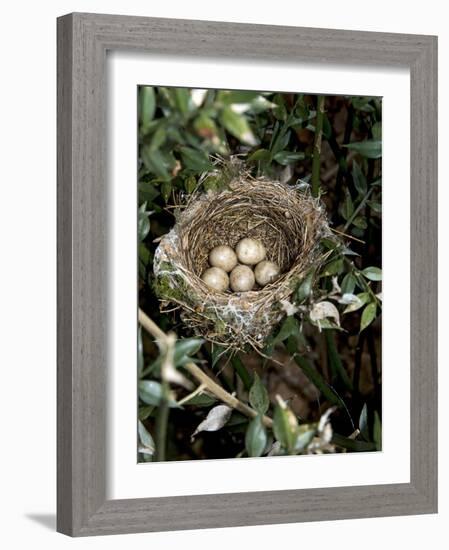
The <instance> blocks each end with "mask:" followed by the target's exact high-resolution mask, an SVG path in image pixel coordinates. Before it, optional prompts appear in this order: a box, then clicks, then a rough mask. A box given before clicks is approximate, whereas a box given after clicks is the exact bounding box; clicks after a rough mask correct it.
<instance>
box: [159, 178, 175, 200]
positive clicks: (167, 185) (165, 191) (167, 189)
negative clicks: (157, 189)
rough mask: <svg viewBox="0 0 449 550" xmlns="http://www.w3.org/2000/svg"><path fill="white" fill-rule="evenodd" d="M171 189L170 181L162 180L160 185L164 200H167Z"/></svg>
mask: <svg viewBox="0 0 449 550" xmlns="http://www.w3.org/2000/svg"><path fill="white" fill-rule="evenodd" d="M172 190H173V187H172V184H171V182H170V181H164V183H163V184H162V186H161V195H162V198H163V199H164V201H165V202H168V199H169V198H170V195H171V192H172Z"/></svg>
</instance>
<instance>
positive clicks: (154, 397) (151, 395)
mask: <svg viewBox="0 0 449 550" xmlns="http://www.w3.org/2000/svg"><path fill="white" fill-rule="evenodd" d="M162 395H163V390H162V385H161V384H160V383H159V382H155V381H154V380H141V381H140V382H139V397H140V399H141V400H142V401H143V402H144V403H146V404H147V405H153V406H155V407H157V406H158V405H159V404H160V402H161V399H162ZM168 405H169V407H174V408H179V405H178V404H177V403H176V401H174V400H173V399H169V401H168Z"/></svg>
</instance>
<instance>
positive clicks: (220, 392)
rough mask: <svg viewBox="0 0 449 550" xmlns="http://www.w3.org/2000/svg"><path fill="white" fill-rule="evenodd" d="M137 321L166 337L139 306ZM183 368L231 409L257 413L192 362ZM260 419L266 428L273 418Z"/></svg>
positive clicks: (161, 338) (246, 413)
mask: <svg viewBox="0 0 449 550" xmlns="http://www.w3.org/2000/svg"><path fill="white" fill-rule="evenodd" d="M139 323H140V324H141V325H142V326H143V328H144V329H145V330H146V331H147V332H149V333H150V334H151V335H152V336H153V337H154V338H156V340H159V341H161V342H164V341H165V339H166V338H167V335H166V334H165V332H164V331H163V330H161V329H160V328H159V327H158V326H157V325H156V323H155V322H154V321H153V320H152V319H150V317H148V315H147V314H146V313H144V312H143V311H142V310H141V309H140V308H139ZM184 368H185V369H186V370H187V371H188V372H189V373H190V374H191V375H192V376H193V377H194V378H195V380H197V381H198V382H199V383H200V384H202V385H203V386H204V387H205V388H207V390H208V391H209V392H210V393H212V394H213V395H215V397H217V398H218V399H219V400H220V401H222V402H223V403H226V405H229V407H232V408H233V409H235V410H237V411H239V412H241V413H242V414H244V415H245V416H248V417H249V418H255V417H256V416H257V415H258V413H257V411H255V410H254V409H252V408H251V407H249V406H248V405H245V403H242V402H241V401H239V400H238V399H237V398H236V397H234V396H233V395H231V394H230V393H228V392H227V391H226V390H224V389H223V388H222V387H221V386H220V385H218V384H217V383H216V382H214V381H213V380H212V378H209V376H208V375H207V374H206V373H205V372H203V371H202V370H201V369H200V368H199V367H198V366H197V365H195V364H194V363H187V364H186V365H184ZM262 421H263V423H264V425H265V426H266V427H267V428H271V427H272V426H273V420H272V419H271V418H269V417H268V416H263V417H262Z"/></svg>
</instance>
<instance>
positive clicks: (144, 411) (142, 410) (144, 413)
mask: <svg viewBox="0 0 449 550" xmlns="http://www.w3.org/2000/svg"><path fill="white" fill-rule="evenodd" d="M153 411H154V407H153V406H152V405H144V406H142V407H139V420H142V421H143V420H146V419H147V418H148V417H149V416H150V414H151V413H152V412H153Z"/></svg>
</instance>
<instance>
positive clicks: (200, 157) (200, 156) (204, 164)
mask: <svg viewBox="0 0 449 550" xmlns="http://www.w3.org/2000/svg"><path fill="white" fill-rule="evenodd" d="M181 157H182V162H183V164H184V166H185V167H186V168H188V169H189V170H193V171H194V172H208V171H209V170H212V169H213V166H212V163H211V162H210V160H209V157H208V156H207V155H206V154H205V153H203V152H201V151H197V150H196V149H192V148H191V147H181Z"/></svg>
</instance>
